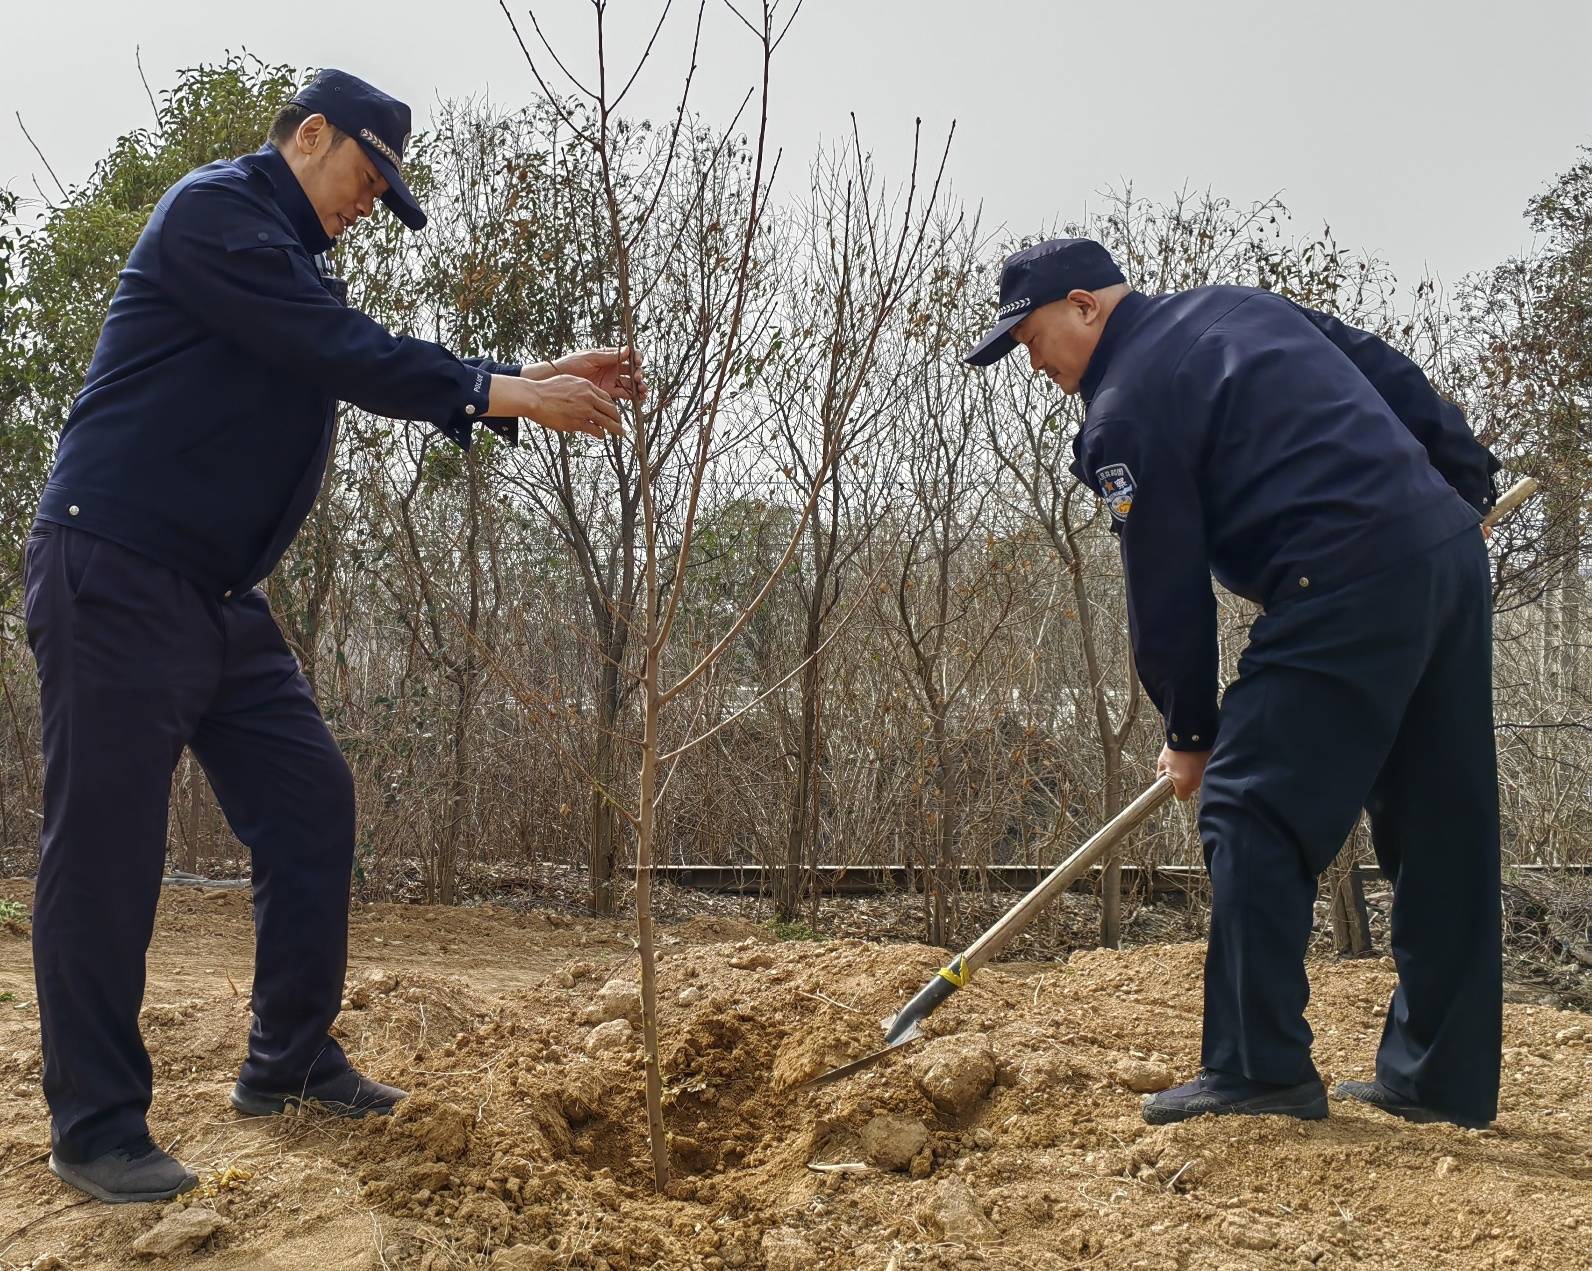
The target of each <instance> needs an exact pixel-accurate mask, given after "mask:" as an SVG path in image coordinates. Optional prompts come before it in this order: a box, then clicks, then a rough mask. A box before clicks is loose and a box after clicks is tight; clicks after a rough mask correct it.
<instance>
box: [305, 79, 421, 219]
mask: <svg viewBox="0 0 1592 1271" xmlns="http://www.w3.org/2000/svg"><path fill="white" fill-rule="evenodd" d="M293 104H294V105H296V106H302V107H304V109H305V110H308V111H311V112H312V113H314V114H317V115H325V116H326V119H327V122H328V123H330V124H331V125H332V126H333V127H334V128H336V129H337V130H338V131H339V132H345V133H347V134H348V135H349V136H350V137H352V138H353V139H354V140H355V141H357V142H359V144H360V145H361V146H363V147H364V149H365V153H366V154H367V155H369V156H370V161H371V162H372V163H374V164H375V165H376V171H378V172H380V173H381V175H382V176H383V177H384V178H385V179H386V181H387V193H385V194H383V195H382V196H381V201H382V202H383V203H385V204H386V205H387V206H388V207H390V208H391V209H392V211H393V215H395V216H396V217H397V218H398V219H399V220H400V221H402V222H403V223H404V224H405V225H407V226H408V227H409V228H410V229H423V228H424V227H425V224H426V214H425V213H424V212H422V211H421V210H420V204H419V203H417V202H415V196H414V195H413V194H411V193H410V192H409V187H408V186H407V185H405V184H404V179H403V177H402V176H400V175H399V173H398V165H399V164H401V163H402V162H403V159H404V147H405V146H407V145H408V144H409V107H407V106H405V105H404V104H403V102H401V101H399V100H398V99H397V98H395V97H389V96H387V94H386V93H384V92H382V91H381V90H380V89H379V88H374V87H372V86H371V85H370V84H367V83H366V82H365V81H364V80H362V79H359V78H358V77H356V76H353V75H350V74H349V73H348V72H347V71H338V70H333V69H331V68H330V67H328V68H327V69H326V70H323V71H321V72H320V73H319V74H317V75H316V76H315V78H314V79H312V80H311V81H310V82H309V83H308V84H306V85H305V86H304V87H303V88H301V89H300V90H299V91H298V94H297V95H296V96H295V97H294V98H293Z"/></svg>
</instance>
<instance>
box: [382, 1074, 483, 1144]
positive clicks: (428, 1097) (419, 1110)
mask: <svg viewBox="0 0 1592 1271" xmlns="http://www.w3.org/2000/svg"><path fill="white" fill-rule="evenodd" d="M472 1121H473V1118H472V1117H471V1116H470V1115H469V1114H468V1113H467V1112H465V1111H464V1110H463V1109H461V1108H458V1107H455V1106H454V1105H453V1104H451V1103H444V1102H443V1101H442V1100H440V1099H438V1098H437V1097H436V1096H435V1095H432V1094H429V1093H427V1092H425V1091H421V1092H420V1093H418V1094H412V1095H410V1096H409V1097H408V1098H407V1099H405V1100H404V1101H403V1102H402V1103H400V1104H399V1105H398V1108H397V1110H396V1111H395V1112H394V1113H393V1116H392V1128H393V1130H394V1131H396V1132H397V1133H398V1134H401V1135H403V1136H404V1137H406V1138H408V1139H411V1140H413V1142H414V1143H415V1144H416V1145H417V1146H418V1147H419V1148H420V1150H421V1151H422V1152H424V1153H425V1154H426V1155H427V1156H429V1157H431V1158H432V1159H433V1160H437V1161H456V1160H458V1159H459V1158H460V1157H462V1156H463V1155H464V1154H465V1153H466V1152H468V1151H469V1150H470V1127H471V1124H472Z"/></svg>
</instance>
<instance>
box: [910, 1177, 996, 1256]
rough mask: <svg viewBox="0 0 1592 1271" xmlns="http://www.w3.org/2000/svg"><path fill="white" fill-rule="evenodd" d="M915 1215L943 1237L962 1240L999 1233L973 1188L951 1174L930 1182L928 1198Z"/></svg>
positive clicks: (990, 1237) (975, 1240) (972, 1240)
mask: <svg viewBox="0 0 1592 1271" xmlns="http://www.w3.org/2000/svg"><path fill="white" fill-rule="evenodd" d="M917 1218H918V1221H919V1222H921V1223H922V1224H923V1225H924V1226H925V1227H927V1228H929V1230H931V1231H937V1232H939V1234H940V1235H942V1236H944V1237H945V1239H947V1240H956V1241H960V1242H962V1243H964V1244H977V1243H979V1242H981V1241H985V1240H993V1239H994V1238H995V1237H996V1236H997V1235H999V1233H998V1232H997V1231H996V1230H995V1226H994V1224H993V1223H991V1222H990V1220H989V1218H988V1216H987V1215H986V1214H985V1213H984V1206H983V1205H982V1204H980V1203H979V1199H978V1197H977V1196H975V1195H974V1194H973V1189H972V1188H971V1187H969V1186H968V1185H967V1183H966V1181H965V1180H963V1179H961V1178H959V1177H957V1176H956V1175H954V1174H952V1175H948V1176H947V1177H945V1178H943V1179H941V1180H940V1181H939V1182H938V1183H936V1184H935V1185H934V1191H933V1193H932V1194H931V1195H930V1198H929V1199H928V1200H927V1201H925V1202H924V1204H923V1205H921V1206H920V1207H919V1209H918V1213H917Z"/></svg>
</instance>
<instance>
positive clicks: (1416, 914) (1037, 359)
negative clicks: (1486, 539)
mask: <svg viewBox="0 0 1592 1271" xmlns="http://www.w3.org/2000/svg"><path fill="white" fill-rule="evenodd" d="M1017 344H1021V345H1023V346H1024V347H1025V348H1026V349H1027V351H1028V355H1029V360H1030V362H1031V364H1032V366H1033V369H1034V371H1035V373H1036V374H1037V373H1041V372H1042V373H1044V374H1046V375H1047V376H1049V378H1050V379H1051V380H1052V382H1054V383H1055V384H1056V385H1057V387H1059V388H1060V389H1061V390H1062V391H1063V392H1066V393H1082V394H1083V397H1084V401H1085V403H1086V411H1085V420H1084V424H1083V427H1082V429H1081V430H1080V432H1079V435H1078V437H1077V439H1076V440H1075V441H1074V443H1073V451H1074V456H1075V461H1074V463H1073V468H1072V470H1073V473H1074V474H1075V475H1076V476H1077V477H1078V479H1079V480H1081V481H1083V482H1085V483H1086V484H1088V485H1089V486H1090V487H1091V488H1092V489H1093V490H1094V491H1095V492H1096V493H1097V494H1098V495H1099V496H1100V497H1101V499H1102V500H1104V502H1105V504H1106V507H1107V509H1108V510H1109V512H1110V516H1111V528H1112V530H1113V531H1115V533H1116V534H1117V535H1118V538H1119V545H1120V548H1121V552H1122V562H1123V573H1124V576H1125V579H1126V584H1127V594H1128V624H1129V629H1130V634H1131V637H1132V645H1133V652H1134V657H1135V661H1136V665H1137V669H1138V673H1139V677H1140V679H1141V680H1142V681H1143V682H1144V686H1145V688H1146V690H1147V691H1148V693H1149V695H1150V697H1151V699H1152V700H1153V701H1154V702H1155V704H1156V706H1157V707H1158V708H1159V710H1160V712H1161V715H1162V718H1163V721H1164V725H1165V747H1164V749H1163V750H1162V751H1161V755H1160V760H1159V762H1158V764H1157V771H1158V772H1160V773H1165V774H1169V775H1170V776H1171V778H1172V781H1173V784H1174V787H1175V789H1176V793H1177V796H1178V797H1179V798H1181V799H1187V798H1188V797H1189V796H1190V795H1192V794H1193V793H1194V792H1195V791H1196V790H1198V791H1200V792H1201V793H1200V812H1199V825H1200V837H1201V839H1202V841H1203V843H1204V848H1205V861H1206V865H1207V868H1208V869H1209V872H1210V878H1211V896H1212V899H1211V923H1210V946H1209V950H1208V953H1207V956H1206V964H1205V1035H1204V1044H1203V1048H1202V1056H1201V1059H1202V1068H1201V1071H1200V1075H1199V1076H1198V1077H1197V1078H1196V1079H1195V1080H1194V1081H1192V1082H1190V1083H1188V1084H1187V1085H1183V1086H1179V1087H1177V1088H1176V1089H1173V1090H1165V1091H1162V1092H1161V1093H1159V1094H1155V1095H1152V1096H1150V1097H1149V1098H1147V1099H1146V1100H1145V1107H1144V1117H1145V1119H1146V1120H1147V1121H1150V1122H1151V1123H1155V1124H1158V1123H1162V1122H1167V1121H1180V1120H1183V1119H1185V1118H1187V1117H1191V1116H1197V1115H1201V1114H1208V1113H1215V1114H1223V1113H1240V1114H1242V1113H1248V1114H1257V1113H1273V1114H1281V1115H1286V1116H1295V1117H1303V1118H1318V1117H1323V1116H1325V1115H1326V1114H1327V1103H1326V1092H1325V1090H1324V1088H1323V1086H1322V1082H1321V1079H1320V1077H1319V1075H1318V1074H1317V1072H1316V1069H1315V1066H1314V1064H1313V1063H1312V1061H1311V1056H1310V1042H1311V1034H1310V1028H1309V1025H1308V1024H1306V1022H1305V1018H1304V1010H1305V1004H1306V1001H1307V1000H1308V997H1309V984H1308V982H1307V981H1306V978H1305V970H1304V954H1305V948H1306V945H1307V943H1308V940H1309V935H1310V926H1311V918H1312V905H1313V902H1314V899H1315V894H1316V877H1317V875H1318V874H1320V873H1321V871H1322V870H1323V869H1325V868H1326V866H1327V865H1328V863H1329V862H1330V861H1331V860H1332V858H1333V856H1334V855H1335V854H1336V853H1337V851H1338V849H1339V847H1340V846H1341V845H1342V844H1343V842H1344V840H1345V839H1346V838H1347V836H1348V835H1349V833H1350V831H1351V830H1352V829H1353V827H1354V824H1355V821H1356V819H1357V818H1358V816H1359V813H1360V809H1361V808H1362V807H1363V808H1365V809H1366V810H1367V811H1369V813H1370V816H1371V828H1372V833H1373V836H1374V838H1375V843H1376V852H1377V858H1378V860H1379V861H1380V863H1381V866H1382V869H1383V870H1384V872H1385V873H1386V874H1387V875H1388V877H1389V878H1391V879H1392V880H1393V910H1392V946H1393V956H1394V960H1395V962H1396V963H1397V966H1398V972H1399V983H1398V987H1397V988H1396V989H1395V991H1394V993H1393V1000H1392V1005H1391V1007H1390V1008H1389V1010H1388V1014H1387V1022H1386V1027H1385V1029H1384V1031H1383V1035H1382V1043H1381V1047H1380V1049H1379V1050H1378V1052H1377V1061H1376V1074H1375V1079H1374V1080H1372V1081H1345V1082H1343V1083H1342V1084H1341V1085H1339V1086H1338V1087H1337V1088H1336V1089H1335V1091H1334V1094H1335V1095H1336V1096H1337V1097H1340V1098H1350V1099H1357V1100H1360V1101H1362V1102H1364V1103H1367V1104H1370V1105H1371V1106H1373V1107H1376V1108H1380V1109H1382V1110H1383V1111H1385V1112H1389V1113H1393V1114H1395V1115H1398V1116H1402V1117H1405V1118H1408V1119H1410V1120H1416V1121H1433V1120H1443V1121H1451V1122H1455V1123H1457V1124H1460V1125H1465V1126H1484V1125H1486V1124H1487V1123H1488V1122H1490V1121H1491V1120H1492V1118H1493V1117H1494V1116H1495V1115H1496V1113H1497V1106H1498V1066H1499V1057H1500V1049H1501V1019H1502V996H1503V991H1502V990H1503V985H1502V962H1501V943H1500V940H1501V938H1500V901H1499V849H1498V773H1497V766H1496V759H1495V755H1494V750H1493V723H1492V617H1491V614H1492V606H1491V591H1490V585H1489V571H1488V565H1487V557H1486V548H1485V544H1484V543H1483V541H1482V540H1483V536H1482V535H1481V534H1480V533H1478V532H1477V525H1478V522H1479V521H1480V519H1481V517H1482V515H1483V514H1484V513H1485V512H1486V511H1487V509H1488V508H1490V507H1491V506H1492V503H1493V500H1494V499H1495V498H1496V490H1495V488H1494V486H1493V474H1494V473H1495V472H1496V471H1497V469H1498V467H1499V465H1498V463H1497V461H1496V460H1495V459H1494V458H1493V457H1492V455H1490V454H1489V453H1488V452H1487V451H1486V450H1485V449H1484V448H1483V447H1482V446H1481V445H1480V444H1478V443H1477V441H1476V439H1475V438H1474V437H1473V436H1472V434H1471V432H1470V430H1469V428H1468V427H1467V426H1466V424H1465V420H1464V416H1463V415H1462V414H1461V412H1460V411H1459V410H1458V409H1457V408H1456V407H1455V406H1453V405H1452V404H1451V403H1449V402H1448V401H1446V400H1444V399H1443V398H1442V397H1440V396H1439V395H1438V394H1437V393H1436V392H1435V391H1434V390H1433V388H1432V386H1431V385H1430V384H1429V383H1428V382H1427V380H1426V377H1425V376H1424V375H1422V374H1421V372H1420V371H1419V369H1418V368H1417V367H1416V366H1415V365H1414V364H1413V363H1412V362H1411V361H1410V360H1409V359H1408V358H1406V357H1404V356H1403V355H1401V354H1399V353H1398V352H1396V351H1395V350H1393V349H1391V348H1389V347H1388V346H1387V345H1386V344H1384V343H1383V342H1382V341H1381V340H1379V339H1377V338H1376V337H1375V336H1372V335H1368V334H1367V333H1365V332H1363V331H1358V330H1355V329H1354V328H1352V327H1348V326H1345V325H1344V324H1343V323H1341V322H1339V321H1337V320H1336V319H1334V318H1331V317H1328V316H1327V315H1326V314H1322V313H1317V312H1314V311H1313V310H1310V309H1306V308H1304V307H1302V306H1299V305H1296V304H1294V303H1292V302H1291V301H1289V300H1286V299H1284V298H1283V297H1281V296H1277V295H1273V294H1271V293H1269V292H1265V291H1259V290H1256V289H1254V288H1249V287H1200V288H1196V289H1194V290H1192V291H1186V292H1180V293H1174V294H1171V295H1163V296H1146V295H1142V294H1140V293H1139V292H1136V291H1133V290H1130V289H1129V287H1128V285H1127V283H1126V281H1125V279H1124V278H1123V275H1122V272H1121V271H1120V270H1119V269H1118V268H1117V265H1116V263H1115V261H1113V260H1112V258H1111V256H1110V255H1109V254H1108V253H1107V252H1106V250H1105V249H1104V248H1103V247H1101V246H1100V244H1098V243H1096V242H1093V241H1091V240H1088V239H1058V240H1052V241H1049V242H1045V243H1041V244H1039V245H1038V246H1035V247H1031V248H1028V249H1026V250H1024V251H1020V252H1017V253H1015V254H1014V255H1012V256H1011V257H1009V258H1008V259H1007V261H1006V264H1005V268H1004V270H1003V272H1002V275H1001V287H1000V309H999V312H998V315H997V322H996V325H995V326H994V327H993V328H992V329H991V330H990V331H989V332H988V333H987V334H986V335H985V336H984V338H983V339H982V340H981V341H980V342H979V344H978V345H977V346H976V347H975V348H974V349H973V350H972V351H971V352H970V353H969V354H968V355H967V358H966V360H967V361H968V362H969V363H971V364H972V365H975V366H986V365H989V364H991V363H993V362H995V361H996V360H997V359H999V358H1001V357H1004V356H1005V355H1006V353H1008V352H1009V351H1010V350H1011V349H1012V348H1013V347H1015V345H1017ZM1213 574H1214V575H1215V577H1216V579H1217V580H1218V581H1219V582H1220V583H1221V584H1222V585H1223V586H1224V587H1226V588H1227V589H1228V590H1229V591H1232V592H1235V593H1236V594H1238V595H1240V596H1244V597H1247V598H1248V599H1250V600H1253V601H1255V602H1256V603H1258V604H1260V605H1261V606H1263V609H1264V612H1263V613H1262V614H1261V615H1260V617H1259V618H1257V619H1256V621H1255V623H1254V625H1253V627H1252V628H1251V629H1250V635H1249V643H1248V645H1247V646H1246V648H1245V649H1244V652H1243V655H1242V656H1241V657H1240V659H1239V663H1238V676H1237V678H1236V679H1235V680H1234V681H1233V683H1232V684H1230V685H1229V686H1228V688H1227V691H1226V693H1225V695H1224V696H1223V697H1222V701H1221V707H1220V710H1219V711H1218V707H1217V643H1216V601H1215V598H1214V596H1213V594H1212V591H1211V576H1212V575H1213Z"/></svg>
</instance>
